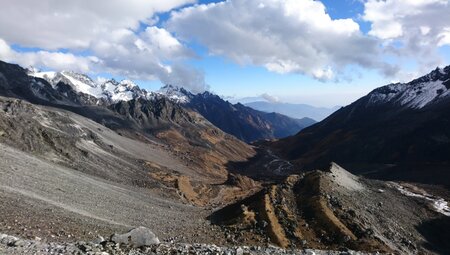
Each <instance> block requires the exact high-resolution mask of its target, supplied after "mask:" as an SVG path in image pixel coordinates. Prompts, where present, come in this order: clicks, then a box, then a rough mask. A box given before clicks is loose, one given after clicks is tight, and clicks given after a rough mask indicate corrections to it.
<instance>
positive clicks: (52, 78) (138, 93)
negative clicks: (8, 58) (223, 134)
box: [27, 67, 215, 104]
mask: <svg viewBox="0 0 450 255" xmlns="http://www.w3.org/2000/svg"><path fill="white" fill-rule="evenodd" d="M27 72H28V75H29V76H32V77H37V78H41V79H44V80H46V81H47V82H48V83H50V85H52V87H53V88H55V89H56V87H57V85H58V83H60V82H63V83H64V84H67V85H69V86H71V87H72V89H73V90H74V91H75V92H77V93H84V94H87V95H90V96H93V97H95V98H97V99H106V100H107V101H109V102H118V101H130V100H133V99H137V98H145V99H152V98H154V97H156V96H163V97H167V98H168V99H169V100H171V101H173V102H175V103H183V104H184V103H189V102H190V100H191V99H192V98H193V97H194V94H192V93H191V92H189V91H188V90H186V89H184V88H182V87H178V86H174V85H165V86H163V87H162V88H161V89H159V90H157V91H156V92H149V91H147V90H145V89H141V88H139V86H138V85H137V84H136V83H134V82H133V81H131V80H127V79H125V80H122V81H120V82H118V81H116V80H115V79H104V78H99V79H98V80H97V81H94V80H93V79H91V78H90V77H89V76H87V75H85V74H80V73H75V72H71V71H62V72H41V71H39V70H37V69H36V68H32V67H30V68H28V69H27ZM200 95H201V96H203V97H211V96H215V95H214V94H211V93H209V92H205V93H203V94H200Z"/></svg>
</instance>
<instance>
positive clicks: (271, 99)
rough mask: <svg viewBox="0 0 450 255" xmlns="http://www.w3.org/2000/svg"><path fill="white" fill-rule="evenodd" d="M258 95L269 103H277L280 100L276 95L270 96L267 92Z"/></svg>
mask: <svg viewBox="0 0 450 255" xmlns="http://www.w3.org/2000/svg"><path fill="white" fill-rule="evenodd" d="M260 97H262V98H264V99H265V100H267V101H268V102H270V103H278V102H280V99H279V98H278V97H276V96H271V95H269V94H267V93H264V94H261V95H260Z"/></svg>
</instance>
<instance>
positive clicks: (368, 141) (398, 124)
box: [269, 67, 450, 185]
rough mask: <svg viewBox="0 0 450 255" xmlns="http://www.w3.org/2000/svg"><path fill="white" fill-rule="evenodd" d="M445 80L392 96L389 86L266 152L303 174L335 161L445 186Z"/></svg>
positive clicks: (449, 72) (415, 84)
mask: <svg viewBox="0 0 450 255" xmlns="http://www.w3.org/2000/svg"><path fill="white" fill-rule="evenodd" d="M449 76H450V67H446V68H443V69H436V70H434V71H432V72H430V73H429V74H427V75H425V76H422V77H420V78H418V79H415V80H413V81H411V82H409V83H397V84H395V87H396V88H397V90H395V91H393V90H392V89H391V88H392V86H393V85H392V84H389V85H386V86H383V87H380V88H377V89H375V90H373V91H372V92H370V93H369V94H368V95H366V96H364V97H362V98H360V99H359V100H357V101H355V102H354V103H352V104H350V105H348V106H346V107H344V108H342V109H340V110H338V111H336V112H335V113H333V114H332V115H330V116H329V117H327V118H326V119H325V120H323V121H322V122H319V123H317V124H315V125H312V126H310V127H308V128H306V129H304V130H302V131H301V132H299V133H298V134H297V135H295V136H293V137H289V138H285V139H281V140H280V141H277V142H274V143H272V144H270V145H269V147H270V146H271V148H273V149H275V150H276V151H277V152H278V153H279V154H280V155H282V156H283V157H284V158H286V159H288V160H291V161H292V162H294V163H295V164H296V165H297V166H298V167H299V168H300V169H304V170H312V169H314V168H317V167H320V166H323V165H324V164H328V163H329V162H330V161H335V162H338V163H339V164H341V165H343V166H344V167H346V168H347V169H348V170H350V171H352V172H356V173H365V174H368V175H369V176H373V177H376V178H387V179H403V180H414V181H418V182H426V183H440V184H445V185H450V183H449V181H448V180H449V179H450V178H448V177H449V176H450V171H448V169H450V161H449V158H448V155H450V107H449V106H450V97H449V96H448V95H449V91H450V90H449V89H447V88H446V87H445V84H446V82H448V78H449ZM437 89H442V90H443V91H441V92H439V91H437ZM418 91H422V92H418ZM416 92H417V93H416ZM423 93H425V94H426V95H427V97H425V98H426V100H424V97H422V96H421V95H422V94H423ZM380 95H381V96H383V95H386V96H384V97H380ZM414 95H415V96H414ZM373 98H376V99H379V100H374V99H373ZM405 98H406V99H408V100H404V99H405ZM418 106H420V107H418ZM427 171H428V172H427ZM427 173H428V174H427ZM429 173H433V174H429Z"/></svg>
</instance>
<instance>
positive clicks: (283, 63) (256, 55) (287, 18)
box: [166, 0, 395, 80]
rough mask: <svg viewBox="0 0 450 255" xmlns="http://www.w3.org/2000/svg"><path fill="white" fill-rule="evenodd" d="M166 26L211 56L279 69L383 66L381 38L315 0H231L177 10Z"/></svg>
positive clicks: (316, 73) (317, 72)
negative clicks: (332, 16) (203, 47)
mask: <svg viewBox="0 0 450 255" xmlns="http://www.w3.org/2000/svg"><path fill="white" fill-rule="evenodd" d="M166 29H168V30H169V31H171V32H174V33H175V34H176V36H177V37H178V38H181V39H183V40H186V41H194V42H198V43H200V44H202V45H205V46H206V47H207V48H208V50H209V52H210V54H213V55H221V56H225V57H227V58H229V59H231V60H233V61H235V62H236V63H238V64H242V65H248V64H250V65H258V66H263V67H265V68H266V69H267V70H269V71H273V72H277V73H304V74H307V75H310V76H313V77H315V78H317V79H321V80H327V79H331V78H335V76H336V73H339V72H341V71H342V70H344V68H345V67H346V66H348V65H359V66H362V67H366V68H374V69H380V70H381V71H382V72H383V73H385V74H391V72H392V70H394V71H395V69H393V68H392V67H391V66H389V65H387V64H384V63H382V62H381V61H379V58H378V55H379V50H380V49H379V45H378V42H377V40H375V39H373V38H369V37H367V36H365V35H363V34H362V33H361V32H360V29H359V25H358V24H357V23H356V22H354V21H353V20H352V19H332V18H331V17H330V16H329V15H328V14H327V13H326V9H325V6H324V5H323V4H322V3H321V2H319V1H313V0H303V1H298V0H228V1H225V2H220V3H212V4H207V5H205V4H202V5H196V6H192V7H187V8H184V9H182V10H180V11H176V12H172V17H171V18H170V20H169V21H168V22H167V24H166Z"/></svg>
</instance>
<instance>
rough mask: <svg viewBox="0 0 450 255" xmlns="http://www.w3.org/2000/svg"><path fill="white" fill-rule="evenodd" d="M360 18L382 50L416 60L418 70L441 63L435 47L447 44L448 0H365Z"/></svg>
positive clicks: (449, 29)
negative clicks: (383, 45)
mask: <svg viewBox="0 0 450 255" xmlns="http://www.w3.org/2000/svg"><path fill="white" fill-rule="evenodd" d="M364 8H365V10H364V14H363V19H364V20H366V21H369V22H371V30H370V32H369V34H370V35H372V36H375V37H378V38H380V39H382V40H384V44H385V45H386V51H387V52H389V53H391V54H394V55H395V56H397V57H400V58H409V59H414V60H416V61H417V63H418V65H419V69H420V70H419V73H422V72H426V71H428V70H429V69H430V68H434V67H436V66H437V65H440V64H442V59H441V57H440V55H439V53H438V51H437V50H438V48H439V47H440V46H444V45H450V15H449V13H450V3H449V1H448V0H383V1H381V0H368V1H367V2H365V4H364Z"/></svg>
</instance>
